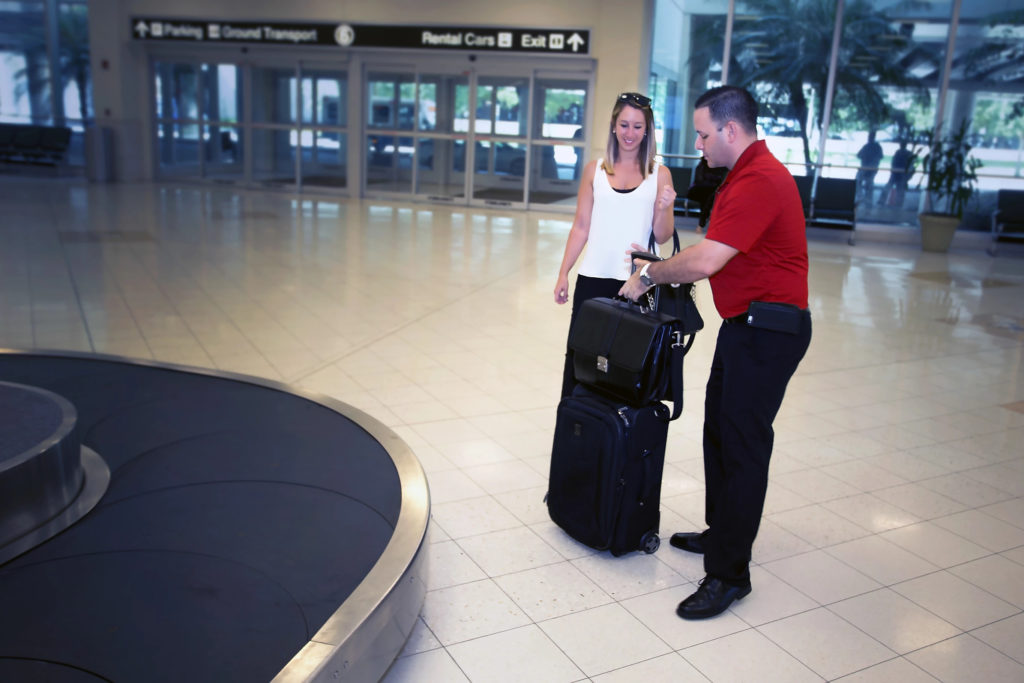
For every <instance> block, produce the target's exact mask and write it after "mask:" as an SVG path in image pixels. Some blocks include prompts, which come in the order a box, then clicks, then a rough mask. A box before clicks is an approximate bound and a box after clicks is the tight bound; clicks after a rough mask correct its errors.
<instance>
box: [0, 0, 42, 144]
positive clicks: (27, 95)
mask: <svg viewBox="0 0 1024 683" xmlns="http://www.w3.org/2000/svg"><path fill="white" fill-rule="evenodd" d="M44 17H45V15H44V12H43V3H42V2H29V1H23V2H2V3H0V27H2V28H0V120H4V121H10V122H12V123H39V124H48V123H51V121H52V115H53V109H52V107H51V105H50V66H49V61H48V58H47V53H46V33H45V31H44V28H45V26H46V22H45V19H44Z"/></svg>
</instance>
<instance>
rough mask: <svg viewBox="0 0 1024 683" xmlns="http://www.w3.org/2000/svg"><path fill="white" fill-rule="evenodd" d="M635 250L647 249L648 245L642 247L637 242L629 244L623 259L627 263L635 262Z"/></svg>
mask: <svg viewBox="0 0 1024 683" xmlns="http://www.w3.org/2000/svg"><path fill="white" fill-rule="evenodd" d="M634 251H647V247H642V246H640V245H639V244H637V243H636V242H633V243H632V244H630V245H629V249H627V250H626V258H624V259H622V260H623V261H625V262H626V263H629V264H632V263H633V252H634Z"/></svg>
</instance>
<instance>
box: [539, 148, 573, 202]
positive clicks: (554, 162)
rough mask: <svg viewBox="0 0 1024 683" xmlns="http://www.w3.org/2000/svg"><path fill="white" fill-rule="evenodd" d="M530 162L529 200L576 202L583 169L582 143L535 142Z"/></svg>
mask: <svg viewBox="0 0 1024 683" xmlns="http://www.w3.org/2000/svg"><path fill="white" fill-rule="evenodd" d="M531 165H532V166H533V169H532V171H531V174H530V203H531V204H564V205H566V206H573V205H575V203H576V192H577V190H578V189H579V176H580V174H581V173H582V172H583V148H582V147H573V146H572V145H534V146H533V161H532V163H531Z"/></svg>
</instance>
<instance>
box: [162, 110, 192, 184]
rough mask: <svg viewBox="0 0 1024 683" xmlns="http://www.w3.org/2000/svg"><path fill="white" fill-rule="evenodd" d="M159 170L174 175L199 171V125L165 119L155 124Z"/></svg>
mask: <svg viewBox="0 0 1024 683" xmlns="http://www.w3.org/2000/svg"><path fill="white" fill-rule="evenodd" d="M157 146H158V149H159V159H160V170H161V171H162V172H164V173H167V174H171V175H176V174H179V173H181V174H185V175H192V174H196V173H198V172H199V126H198V125H196V124H194V123H190V124H185V125H182V124H180V123H173V122H170V121H165V122H163V123H161V124H160V125H158V126H157Z"/></svg>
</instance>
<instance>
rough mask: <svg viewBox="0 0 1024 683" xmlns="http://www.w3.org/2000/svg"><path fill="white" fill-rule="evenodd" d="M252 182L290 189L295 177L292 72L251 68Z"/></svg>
mask: <svg viewBox="0 0 1024 683" xmlns="http://www.w3.org/2000/svg"><path fill="white" fill-rule="evenodd" d="M252 93H253V96H252V133H251V136H252V142H251V145H252V153H251V157H252V179H253V181H254V182H256V183H259V184H261V185H271V186H275V185H276V186H292V185H295V178H296V175H297V173H298V170H297V168H298V157H297V154H296V149H297V146H298V138H299V128H298V123H299V100H298V78H297V76H296V72H295V69H294V68H284V67H273V66H272V67H260V66H254V67H253V68H252Z"/></svg>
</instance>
